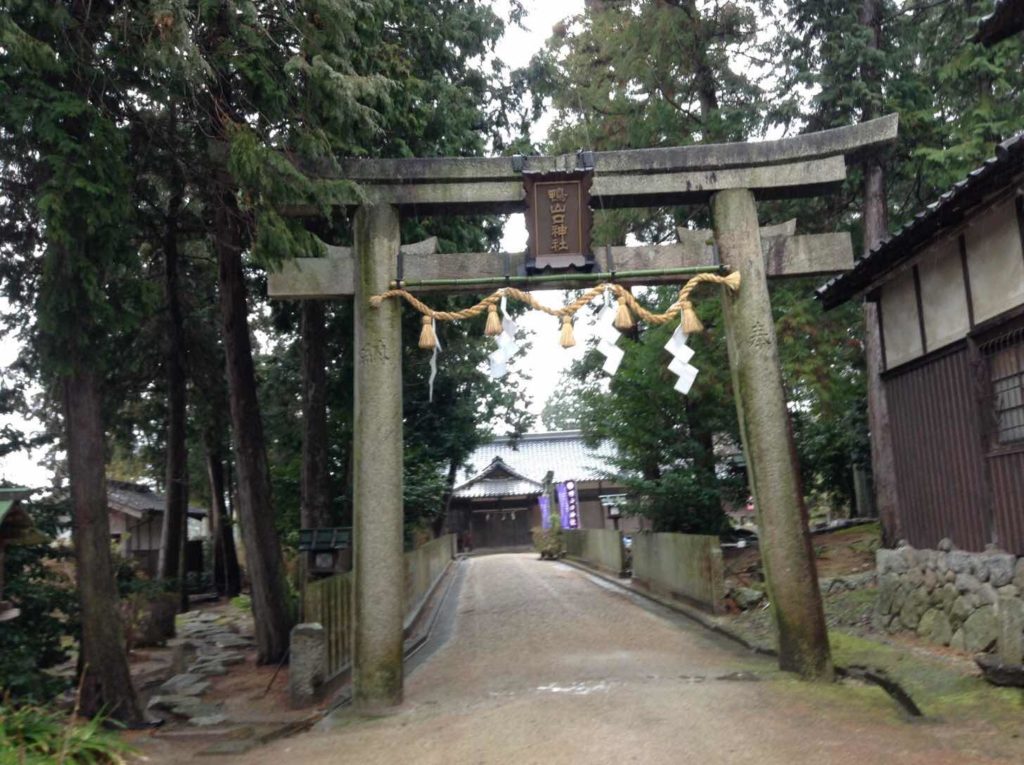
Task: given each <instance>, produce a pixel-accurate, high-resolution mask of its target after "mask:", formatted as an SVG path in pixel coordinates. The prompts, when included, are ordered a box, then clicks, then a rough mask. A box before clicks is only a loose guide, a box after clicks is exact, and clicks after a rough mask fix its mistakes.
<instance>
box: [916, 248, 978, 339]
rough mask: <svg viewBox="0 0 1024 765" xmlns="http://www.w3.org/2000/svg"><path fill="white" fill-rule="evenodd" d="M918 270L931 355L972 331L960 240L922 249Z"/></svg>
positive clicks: (926, 335)
mask: <svg viewBox="0 0 1024 765" xmlns="http://www.w3.org/2000/svg"><path fill="white" fill-rule="evenodd" d="M917 268H918V273H919V274H920V276H921V307H922V308H923V309H924V336H925V341H926V342H927V344H928V352H929V353H930V352H931V351H934V350H936V349H938V348H942V347H943V346H945V345H949V344H950V343H954V342H956V341H957V340H960V339H961V338H963V337H964V336H965V335H966V334H967V332H968V331H969V330H970V328H971V322H970V317H969V315H968V313H967V290H966V288H965V286H964V272H963V265H962V264H961V262H960V242H959V240H958V239H955V238H949V239H945V240H942V241H939V242H936V243H935V244H932V245H930V246H929V247H927V248H925V250H923V252H922V257H921V258H920V260H919V261H918V267H917Z"/></svg>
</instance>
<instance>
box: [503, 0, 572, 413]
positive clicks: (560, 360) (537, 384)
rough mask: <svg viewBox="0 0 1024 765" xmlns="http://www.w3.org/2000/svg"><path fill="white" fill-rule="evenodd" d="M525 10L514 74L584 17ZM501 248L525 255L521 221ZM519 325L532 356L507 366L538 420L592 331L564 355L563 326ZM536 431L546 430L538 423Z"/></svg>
mask: <svg viewBox="0 0 1024 765" xmlns="http://www.w3.org/2000/svg"><path fill="white" fill-rule="evenodd" d="M523 6H524V7H525V8H526V10H527V13H528V15H527V17H526V19H525V20H524V26H526V27H527V29H518V28H515V27H509V28H508V29H507V30H506V33H505V37H504V38H503V39H502V41H501V42H500V43H499V45H498V48H497V54H498V58H500V59H501V60H503V61H504V62H505V63H506V64H508V66H509V67H511V68H513V69H515V68H519V67H523V66H525V65H526V64H527V63H529V61H530V58H531V57H532V56H533V54H534V53H536V52H537V51H539V50H540V49H541V48H542V47H543V46H544V42H545V41H546V40H547V38H548V37H549V36H550V35H551V29H552V27H554V26H555V24H557V23H558V22H559V21H561V20H562V19H564V18H567V17H569V16H573V15H575V14H577V13H580V12H582V10H583V0H523ZM507 8H508V3H507V2H505V1H504V0H500V1H499V2H496V3H495V9H496V11H497V12H498V13H505V12H506V11H507ZM549 124H550V119H547V120H545V119H542V120H541V124H539V125H538V126H537V129H536V130H535V131H534V135H533V137H534V139H535V140H538V139H541V138H543V137H544V135H545V134H546V131H547V128H548V126H549ZM501 246H502V249H503V250H505V251H506V252H522V251H523V250H525V249H526V222H525V220H524V218H523V216H522V215H511V216H509V220H508V223H507V224H506V225H505V236H504V238H503V239H502V243H501ZM534 294H536V296H537V298H538V299H539V300H540V301H541V302H543V303H544V304H545V305H550V306H552V307H554V306H557V305H559V304H561V303H564V302H565V301H564V293H562V292H558V291H554V290H544V291H538V292H536V293H534ZM517 323H518V324H519V326H520V327H521V328H523V329H524V330H526V331H527V333H528V334H529V340H530V342H531V343H532V346H531V348H530V350H529V351H528V352H526V353H524V354H522V355H520V356H517V357H515V358H514V359H512V361H511V362H509V373H510V374H518V373H525V374H527V375H529V376H530V378H531V379H530V381H529V383H528V384H527V391H528V393H529V395H530V397H531V399H532V402H531V406H530V411H532V412H534V413H536V414H538V415H539V414H540V411H541V409H543V408H544V402H545V401H547V399H548V396H550V395H551V392H552V391H553V390H554V389H555V386H556V385H557V383H558V378H559V375H560V374H561V372H562V370H563V369H565V368H566V367H567V366H568V365H569V364H571V363H572V361H573V360H574V359H578V358H580V357H581V356H582V355H583V352H584V351H585V350H586V341H587V338H589V337H590V336H591V335H592V331H591V327H590V326H588V325H587V323H586V322H585V321H579V322H578V323H577V325H576V328H575V332H574V334H575V336H576V347H575V348H569V349H566V348H562V346H561V345H560V344H559V337H560V330H561V325H560V323H559V321H558V319H555V318H554V317H552V316H548V315H546V314H543V313H541V312H540V311H530V312H528V313H527V314H525V315H524V316H523V317H522V318H521V319H518V320H517ZM534 430H538V431H540V430H544V426H543V424H542V423H541V422H540V421H539V420H538V421H537V424H536V425H535V426H534Z"/></svg>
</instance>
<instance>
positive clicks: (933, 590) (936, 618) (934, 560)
mask: <svg viewBox="0 0 1024 765" xmlns="http://www.w3.org/2000/svg"><path fill="white" fill-rule="evenodd" d="M875 560H876V566H877V573H878V600H877V606H876V618H877V619H878V622H879V627H881V628H884V629H887V630H888V631H889V632H892V633H895V632H900V631H905V630H909V631H913V632H916V633H917V634H918V635H919V636H921V637H923V638H926V639H928V640H930V641H932V642H934V643H938V644H941V645H948V646H952V647H953V648H958V649H960V650H963V651H968V652H971V653H979V652H985V651H990V650H993V649H994V648H995V647H996V643H997V641H1000V640H1001V641H1002V642H1003V643H1006V642H1007V639H1006V638H1005V637H1003V638H1001V634H1002V635H1007V632H1012V633H1013V634H1014V635H1016V637H1017V639H1018V640H1019V638H1020V635H1019V634H1017V633H1020V632H1021V631H1024V625H1022V624H1021V620H1020V618H1019V615H1020V614H1021V613H1022V611H1024V598H1022V595H1024V557H1021V558H1017V557H1016V556H1015V555H1010V554H1009V553H1004V552H1000V551H997V550H987V551H985V552H983V553H971V552H965V551H963V550H957V549H954V547H953V545H952V543H951V542H950V541H949V540H948V539H944V540H942V541H941V542H940V543H939V549H938V550H916V549H914V548H913V547H909V546H903V547H898V548H897V549H895V550H878V551H877V552H876V558H875ZM1017 661H1018V662H1019V661H1020V660H1019V659H1018V660H1017Z"/></svg>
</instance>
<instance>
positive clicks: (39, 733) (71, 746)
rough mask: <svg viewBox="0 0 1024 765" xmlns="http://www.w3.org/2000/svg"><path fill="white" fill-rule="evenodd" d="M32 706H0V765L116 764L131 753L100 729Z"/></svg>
mask: <svg viewBox="0 0 1024 765" xmlns="http://www.w3.org/2000/svg"><path fill="white" fill-rule="evenodd" d="M105 724H106V720H105V719H103V718H102V717H99V716H97V717H94V718H93V719H91V720H75V719H73V718H72V717H68V716H66V715H64V714H61V713H59V712H55V711H52V710H49V709H44V708H42V707H35V706H24V707H20V708H17V709H15V708H13V707H8V706H4V705H0V765H44V763H45V764H46V765H79V764H81V765H120V764H121V763H124V762H126V760H125V756H126V755H128V754H130V753H131V752H132V749H131V747H129V746H128V745H127V744H126V743H125V742H124V741H122V740H121V738H120V737H119V736H118V735H117V734H116V733H114V732H113V731H110V730H107V729H106V728H105V727H104V726H105Z"/></svg>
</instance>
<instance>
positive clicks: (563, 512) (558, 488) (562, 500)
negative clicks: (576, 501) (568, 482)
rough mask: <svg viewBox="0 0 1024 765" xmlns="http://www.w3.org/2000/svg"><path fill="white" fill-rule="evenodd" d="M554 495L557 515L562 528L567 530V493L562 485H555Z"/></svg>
mask: <svg viewBox="0 0 1024 765" xmlns="http://www.w3.org/2000/svg"><path fill="white" fill-rule="evenodd" d="M555 494H556V495H557V496H558V513H559V515H560V516H561V519H562V528H563V529H567V528H569V492H568V491H567V490H566V488H565V484H564V483H556V484H555Z"/></svg>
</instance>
